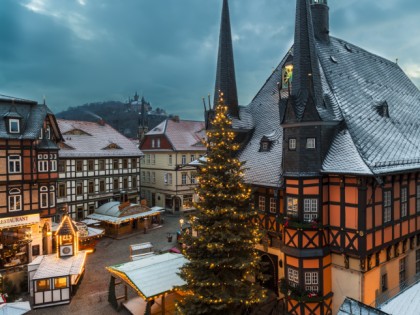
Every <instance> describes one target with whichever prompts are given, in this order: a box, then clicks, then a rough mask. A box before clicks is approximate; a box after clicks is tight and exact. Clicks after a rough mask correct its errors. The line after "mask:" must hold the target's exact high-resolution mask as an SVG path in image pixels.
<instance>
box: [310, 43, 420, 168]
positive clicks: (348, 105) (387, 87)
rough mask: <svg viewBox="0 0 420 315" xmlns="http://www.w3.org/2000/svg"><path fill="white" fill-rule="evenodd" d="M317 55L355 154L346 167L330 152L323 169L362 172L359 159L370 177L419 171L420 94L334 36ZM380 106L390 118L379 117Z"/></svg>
mask: <svg viewBox="0 0 420 315" xmlns="http://www.w3.org/2000/svg"><path fill="white" fill-rule="evenodd" d="M317 53H318V57H319V61H320V66H321V67H322V69H323V72H324V74H325V79H326V83H327V84H328V85H329V87H330V88H331V90H332V92H333V94H334V97H335V100H336V101H337V103H338V105H339V107H340V111H341V113H342V115H343V119H344V121H345V123H346V126H347V128H348V131H349V133H350V136H351V139H352V141H353V143H354V146H355V148H356V149H357V153H358V156H357V154H353V157H354V159H355V160H354V161H352V163H349V165H348V166H347V167H346V165H340V159H341V156H340V152H339V151H337V150H333V148H331V151H330V153H329V159H328V164H324V166H323V170H324V171H326V172H333V171H334V170H333V169H334V168H337V167H338V166H340V167H341V168H342V170H343V171H344V172H350V173H351V172H352V165H353V164H354V163H356V164H359V165H358V167H362V165H360V163H359V162H358V160H360V158H361V159H362V160H363V162H364V163H365V164H366V165H367V166H368V167H369V168H370V169H371V170H372V173H374V174H383V173H389V172H398V171H407V170H411V169H418V168H420V123H419V121H420V110H419V109H420V91H419V90H418V89H417V87H416V86H415V85H414V84H413V83H412V82H411V81H410V79H409V78H408V77H407V76H406V74H405V73H404V72H403V71H402V69H401V68H400V67H399V66H398V65H397V64H395V63H394V62H391V61H388V60H386V59H383V58H381V57H378V56H376V55H374V54H372V53H369V52H367V51H365V50H363V49H361V48H359V47H357V46H355V45H352V44H350V43H348V42H346V41H343V40H340V39H337V38H333V37H331V38H330V44H329V45H328V44H325V43H322V42H317ZM332 57H333V58H332ZM334 60H335V61H334ZM383 102H386V103H387V104H388V106H389V116H390V117H389V118H388V117H383V116H381V115H380V114H379V113H378V110H377V108H378V106H380V105H381V104H382V103H383ZM338 138H342V137H341V136H340V135H337V137H336V139H335V140H334V141H335V142H337V141H341V140H340V139H338ZM333 151H334V152H333ZM341 155H342V154H341ZM334 160H336V161H337V162H336V164H335V165H334V162H333V161H334Z"/></svg>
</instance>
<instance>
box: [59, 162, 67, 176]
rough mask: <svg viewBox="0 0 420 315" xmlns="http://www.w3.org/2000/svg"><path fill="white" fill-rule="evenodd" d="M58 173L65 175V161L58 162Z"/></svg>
mask: <svg viewBox="0 0 420 315" xmlns="http://www.w3.org/2000/svg"><path fill="white" fill-rule="evenodd" d="M58 171H59V172H60V173H65V172H66V161H63V160H61V161H58Z"/></svg>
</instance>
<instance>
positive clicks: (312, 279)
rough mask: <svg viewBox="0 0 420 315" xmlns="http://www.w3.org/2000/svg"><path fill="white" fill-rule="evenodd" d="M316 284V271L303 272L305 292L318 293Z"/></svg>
mask: <svg viewBox="0 0 420 315" xmlns="http://www.w3.org/2000/svg"><path fill="white" fill-rule="evenodd" d="M318 284H319V282H318V272H317V271H311V272H305V291H309V292H318V291H319V287H318Z"/></svg>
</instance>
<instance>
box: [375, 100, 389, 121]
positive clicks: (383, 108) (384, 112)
mask: <svg viewBox="0 0 420 315" xmlns="http://www.w3.org/2000/svg"><path fill="white" fill-rule="evenodd" d="M376 111H377V112H378V114H379V115H380V116H381V117H385V118H389V106H388V103H387V102H386V101H385V102H382V103H380V104H379V105H377V106H376Z"/></svg>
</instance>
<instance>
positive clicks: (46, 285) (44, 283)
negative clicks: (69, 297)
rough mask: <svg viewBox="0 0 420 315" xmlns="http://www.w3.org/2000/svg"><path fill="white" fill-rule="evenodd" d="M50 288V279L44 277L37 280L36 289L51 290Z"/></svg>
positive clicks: (38, 290)
mask: <svg viewBox="0 0 420 315" xmlns="http://www.w3.org/2000/svg"><path fill="white" fill-rule="evenodd" d="M49 290H50V279H42V280H38V281H37V282H36V291H37V292H40V291H49Z"/></svg>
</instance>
